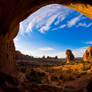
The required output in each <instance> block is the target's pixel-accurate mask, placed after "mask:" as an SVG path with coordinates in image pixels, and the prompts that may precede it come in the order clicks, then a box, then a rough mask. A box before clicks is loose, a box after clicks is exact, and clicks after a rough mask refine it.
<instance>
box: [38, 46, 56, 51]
mask: <svg viewBox="0 0 92 92" xmlns="http://www.w3.org/2000/svg"><path fill="white" fill-rule="evenodd" d="M39 50H41V51H51V50H55V49H54V48H50V47H45V48H39Z"/></svg>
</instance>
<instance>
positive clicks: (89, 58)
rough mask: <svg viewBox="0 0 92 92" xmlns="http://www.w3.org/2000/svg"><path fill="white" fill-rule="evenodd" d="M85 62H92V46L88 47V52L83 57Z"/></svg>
mask: <svg viewBox="0 0 92 92" xmlns="http://www.w3.org/2000/svg"><path fill="white" fill-rule="evenodd" d="M83 60H84V61H92V46H88V48H87V50H86V51H85V53H84V55H83Z"/></svg>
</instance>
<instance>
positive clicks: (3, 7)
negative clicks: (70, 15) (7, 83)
mask: <svg viewBox="0 0 92 92" xmlns="http://www.w3.org/2000/svg"><path fill="white" fill-rule="evenodd" d="M54 3H57V4H61V5H65V6H67V7H70V8H73V9H76V10H78V11H79V12H81V13H83V14H85V15H86V16H88V17H89V18H92V3H91V0H0V72H4V73H8V74H12V73H13V74H14V72H16V64H15V60H14V57H15V55H14V54H15V47H14V43H13V39H14V37H15V36H16V35H17V33H18V31H19V23H20V22H21V21H23V20H24V19H25V18H27V17H28V16H29V14H31V13H33V12H34V11H36V10H37V9H39V8H41V7H42V6H45V5H48V4H54Z"/></svg>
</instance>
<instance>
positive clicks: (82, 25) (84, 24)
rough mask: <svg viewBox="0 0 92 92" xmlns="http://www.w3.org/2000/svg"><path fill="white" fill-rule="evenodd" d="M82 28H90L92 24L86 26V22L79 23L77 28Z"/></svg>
mask: <svg viewBox="0 0 92 92" xmlns="http://www.w3.org/2000/svg"><path fill="white" fill-rule="evenodd" d="M80 26H81V27H86V28H88V27H90V26H92V23H90V24H86V23H85V22H84V23H79V24H78V26H77V27H80Z"/></svg>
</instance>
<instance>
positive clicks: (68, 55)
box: [65, 49, 75, 63]
mask: <svg viewBox="0 0 92 92" xmlns="http://www.w3.org/2000/svg"><path fill="white" fill-rule="evenodd" d="M65 54H66V60H67V63H69V62H70V61H73V60H75V58H74V55H73V53H72V51H71V50H70V49H68V50H66V51H65Z"/></svg>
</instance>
